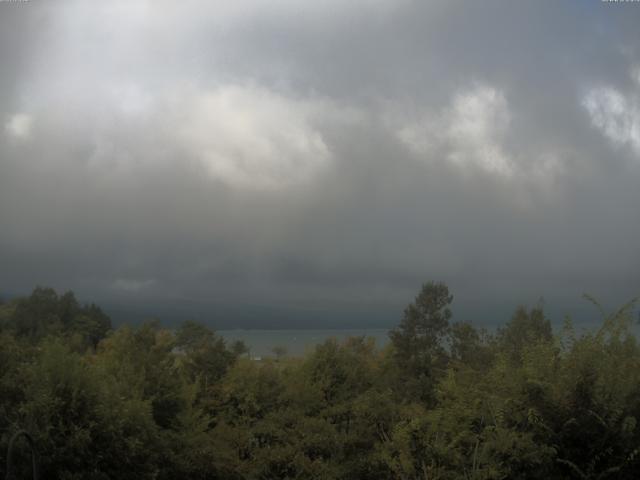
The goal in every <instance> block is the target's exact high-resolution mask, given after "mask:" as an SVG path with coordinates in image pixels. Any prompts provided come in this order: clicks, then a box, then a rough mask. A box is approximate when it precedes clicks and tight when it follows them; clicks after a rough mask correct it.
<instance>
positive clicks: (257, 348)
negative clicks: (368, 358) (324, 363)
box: [216, 328, 389, 357]
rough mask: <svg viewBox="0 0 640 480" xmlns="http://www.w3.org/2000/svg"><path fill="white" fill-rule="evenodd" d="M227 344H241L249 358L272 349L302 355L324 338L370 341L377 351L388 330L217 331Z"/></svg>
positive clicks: (267, 352) (385, 340)
mask: <svg viewBox="0 0 640 480" xmlns="http://www.w3.org/2000/svg"><path fill="white" fill-rule="evenodd" d="M216 333H218V334H219V335H222V337H224V339H225V340H226V341H227V342H233V341H235V340H242V341H243V342H244V343H245V344H246V345H247V346H248V347H249V353H250V355H251V356H252V357H269V356H273V355H274V354H273V351H272V350H273V348H274V347H285V348H286V349H287V354H288V355H302V354H304V353H305V352H307V351H309V350H311V349H313V347H314V346H315V345H317V344H319V343H322V342H324V341H325V340H327V339H328V338H335V339H337V340H339V341H341V340H344V339H346V338H348V337H358V336H363V335H364V336H366V337H373V338H374V339H375V341H376V345H377V346H378V347H383V346H384V345H386V344H387V342H388V341H389V337H388V333H389V330H387V329H383V328H377V329H345V330H337V329H336V330H331V329H327V330H218V331H217V332H216Z"/></svg>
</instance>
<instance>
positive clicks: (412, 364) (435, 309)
mask: <svg viewBox="0 0 640 480" xmlns="http://www.w3.org/2000/svg"><path fill="white" fill-rule="evenodd" d="M451 302H453V296H452V295H451V294H450V293H449V288H448V287H447V286H446V285H445V284H444V283H441V282H438V283H434V282H429V283H426V284H424V285H423V286H422V290H421V291H420V293H419V294H418V296H417V297H416V298H415V300H414V302H413V303H411V304H410V305H409V306H408V307H407V308H406V309H405V311H404V317H403V319H402V321H401V322H400V325H399V326H398V327H397V328H395V329H394V330H392V331H391V332H390V333H389V337H390V338H391V342H392V344H393V347H394V349H395V359H396V361H397V362H398V365H399V366H400V368H401V370H402V371H404V372H405V373H406V374H407V375H408V377H409V378H410V379H411V380H410V383H412V384H413V385H412V388H411V389H410V390H413V393H415V394H417V395H418V397H419V398H420V399H421V400H424V401H427V402H430V401H432V400H433V395H432V393H433V387H434V382H435V378H436V376H437V371H438V370H442V369H443V368H444V367H445V366H446V358H447V353H446V350H445V348H444V340H445V338H446V336H447V334H448V332H449V320H450V319H451V309H450V308H449V306H450V305H451Z"/></svg>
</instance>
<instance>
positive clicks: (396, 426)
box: [0, 283, 640, 480]
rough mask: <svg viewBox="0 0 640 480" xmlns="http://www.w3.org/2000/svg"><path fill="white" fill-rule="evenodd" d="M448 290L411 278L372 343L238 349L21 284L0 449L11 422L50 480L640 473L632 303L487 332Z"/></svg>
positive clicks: (3, 308) (0, 320) (9, 306)
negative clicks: (385, 332)
mask: <svg viewBox="0 0 640 480" xmlns="http://www.w3.org/2000/svg"><path fill="white" fill-rule="evenodd" d="M452 300H453V299H452V296H451V295H450V294H449V291H448V288H447V287H446V286H445V285H443V284H434V283H428V284H426V285H424V286H423V288H422V290H421V292H420V293H419V295H418V296H417V297H416V300H415V302H414V303H412V304H411V305H409V306H408V307H407V309H406V310H405V312H404V317H403V319H402V321H401V322H400V324H399V326H398V327H397V328H396V329H394V330H392V331H391V332H390V338H391V342H390V344H389V345H388V347H386V348H384V349H382V350H380V349H378V348H376V346H375V345H374V343H373V341H372V340H370V339H366V338H351V339H349V340H347V341H345V342H343V343H338V342H336V341H335V340H328V341H326V342H324V343H323V344H321V345H318V346H317V347H316V348H315V350H314V351H313V352H312V353H310V354H309V355H307V356H306V357H304V358H291V357H287V356H286V355H285V352H284V351H283V350H280V351H278V352H275V353H276V355H275V357H274V358H273V359H266V360H262V361H254V360H251V359H250V358H248V357H247V355H246V354H245V349H244V348H243V345H241V344H236V345H232V346H229V345H227V344H226V343H225V342H224V341H223V339H222V338H220V337H219V336H218V335H216V334H215V333H214V332H212V331H211V330H209V329H208V328H206V327H205V326H203V325H200V324H197V323H194V322H185V323H184V324H183V325H182V326H181V327H180V328H179V329H177V330H176V331H171V330H167V329H164V328H162V327H161V326H160V325H159V324H158V323H146V324H144V325H142V326H140V327H137V328H131V327H127V326H124V327H120V328H118V329H112V328H111V325H110V321H109V319H108V317H107V316H106V315H105V314H104V313H103V312H102V311H101V310H100V309H99V308H98V307H96V306H93V305H92V306H80V305H79V304H78V302H77V301H76V299H75V298H74V296H73V294H71V293H66V294H64V295H61V296H58V295H57V294H56V292H54V291H53V290H51V289H45V288H37V289H36V290H35V291H34V292H33V294H32V295H31V296H30V297H28V298H22V299H16V300H12V301H9V302H6V303H4V304H0V452H2V453H0V454H1V455H4V452H5V451H6V448H7V442H8V440H9V437H10V435H11V434H12V433H13V432H15V431H17V430H19V429H26V430H27V431H29V432H30V433H31V434H32V435H33V437H34V439H35V442H36V444H37V445H38V448H39V451H40V462H41V466H42V470H43V471H44V474H45V478H58V479H62V480H64V479H110V478H111V479H187V478H188V479H231V480H233V479H345V480H346V479H353V480H357V479H367V480H369V479H371V480H376V479H403V480H410V479H458V478H463V479H500V478H509V479H518V478H521V479H524V478H526V479H567V478H576V479H596V478H617V479H632V478H633V479H635V478H638V472H640V428H639V427H638V425H637V421H638V419H640V346H639V345H638V343H637V340H636V338H635V336H634V335H633V334H632V320H631V305H628V306H626V307H624V308H622V309H621V310H620V311H618V312H616V313H615V314H613V315H610V316H606V317H605V318H604V319H603V324H602V326H601V327H600V328H599V329H597V330H596V331H591V332H585V333H580V334H578V333H576V332H575V331H574V329H573V328H572V326H571V323H570V322H569V321H567V322H566V323H565V326H564V328H563V329H562V330H561V331H559V332H555V333H554V332H553V331H552V328H551V325H550V322H549V320H548V319H547V318H546V317H545V315H544V312H543V310H542V309H541V308H533V309H525V308H519V309H518V310H517V311H516V312H515V314H514V315H513V317H512V319H511V320H510V321H509V322H508V323H507V324H506V325H505V326H504V327H503V328H501V329H499V330H498V331H497V332H496V333H495V334H493V335H489V334H488V333H487V332H485V331H479V330H477V329H476V328H474V327H473V326H472V325H471V324H468V323H451V320H452V314H451V310H450V306H451V304H452ZM22 450H25V448H24V446H23V448H22ZM18 460H19V463H20V465H23V466H24V468H25V472H24V473H25V476H24V477H23V478H27V476H26V473H27V470H28V461H27V460H26V457H19V458H18ZM4 468H5V467H4V462H2V463H0V478H4V475H5V471H4Z"/></svg>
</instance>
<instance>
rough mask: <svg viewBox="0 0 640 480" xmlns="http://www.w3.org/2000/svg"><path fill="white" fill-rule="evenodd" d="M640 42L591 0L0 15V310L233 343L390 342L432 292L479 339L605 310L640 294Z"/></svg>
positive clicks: (53, 5) (366, 0) (193, 6)
mask: <svg viewBox="0 0 640 480" xmlns="http://www.w3.org/2000/svg"><path fill="white" fill-rule="evenodd" d="M639 25H640V3H626V4H616V3H603V2H600V1H599V0H591V1H586V0H583V1H568V0H567V1H535V2H534V1H529V2H512V1H506V0H504V1H482V2H476V1H467V2H459V1H455V2H454V1H442V2H427V1H424V0H421V1H410V0H395V1H390V0H389V1H386V0H350V1H344V0H324V1H302V0H281V1H277V0H253V1H250V0H234V1H232V2H229V1H207V2H205V1H202V2H197V1H184V0H181V1H175V0H171V1H169V0H166V1H164V0H156V1H131V0H127V1H118V0H112V1H101V2H87V1H62V0H61V1H45V0H31V1H28V2H17V3H12V2H0V121H1V122H2V123H1V124H0V292H3V293H4V295H5V296H7V295H12V294H19V293H26V292H28V291H30V290H31V289H32V288H33V287H34V286H35V285H37V284H44V285H50V286H53V287H55V288H57V289H59V290H67V289H72V290H74V291H75V292H76V293H77V294H78V295H79V296H80V298H81V299H82V300H85V301H98V302H104V303H106V304H107V305H112V306H113V308H114V310H116V309H120V311H127V309H129V310H132V309H134V308H137V309H138V310H140V311H143V310H144V313H145V314H147V313H150V314H154V315H158V316H160V318H162V316H163V312H164V313H166V314H167V315H168V316H170V314H171V315H187V316H195V317H197V318H200V319H206V320H210V321H211V322H212V323H213V324H215V325H221V326H222V325H224V326H281V325H284V324H287V325H296V326H301V327H308V326H322V325H324V323H322V322H328V323H327V325H329V324H330V325H332V326H340V325H343V326H353V325H355V324H359V325H365V324H373V323H376V324H385V325H392V324H394V323H396V322H397V320H398V319H399V318H400V315H401V312H402V308H403V306H404V305H405V304H406V303H407V302H408V301H410V300H411V299H412V298H413V296H414V295H415V294H416V293H417V291H418V290H419V288H420V285H421V283H422V282H424V281H428V280H443V281H446V282H447V283H448V285H449V286H450V288H451V290H452V292H453V294H454V296H455V304H454V305H457V307H458V311H459V312H460V315H461V316H466V317H465V318H469V319H472V320H474V321H476V322H478V323H483V322H484V323H491V322H492V321H493V319H492V318H490V317H492V316H493V318H495V317H499V316H500V315H502V313H501V312H503V311H504V309H505V308H506V309H510V308H512V306H513V305H515V304H517V303H520V302H525V303H528V304H535V303H536V302H537V301H538V299H539V298H540V297H544V298H545V301H546V302H547V303H548V304H549V305H551V308H552V309H553V310H554V311H555V312H559V314H561V313H571V312H573V310H572V309H575V308H577V307H576V305H578V304H581V303H582V301H581V299H580V296H581V295H582V293H584V292H589V293H591V294H593V295H594V296H596V297H598V298H600V299H602V300H603V301H604V302H607V303H608V304H611V305H612V306H615V305H617V304H619V303H622V302H624V301H626V300H629V299H631V298H632V297H633V296H635V295H638V294H640V28H639ZM501 309H502V310H501ZM171 312H173V313H171ZM176 312H177V313H176ZM455 312H456V308H454V315H455ZM480 312H482V314H480ZM499 320H502V317H500V318H499Z"/></svg>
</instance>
